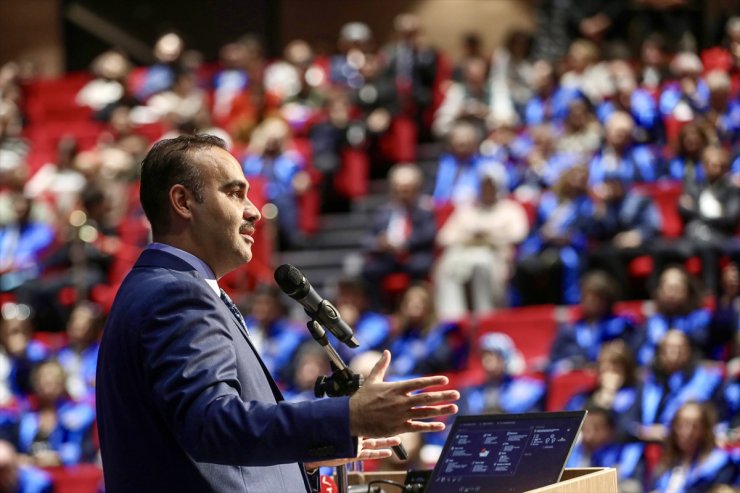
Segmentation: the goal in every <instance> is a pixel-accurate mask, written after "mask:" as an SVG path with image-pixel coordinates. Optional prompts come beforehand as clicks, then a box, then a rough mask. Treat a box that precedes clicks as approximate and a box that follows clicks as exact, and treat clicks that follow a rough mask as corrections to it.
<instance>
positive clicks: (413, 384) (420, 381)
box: [391, 375, 450, 392]
mask: <svg viewBox="0 0 740 493" xmlns="http://www.w3.org/2000/svg"><path fill="white" fill-rule="evenodd" d="M449 381H450V380H449V378H447V377H444V376H441V375H439V376H432V377H421V378H412V379H411V380H403V381H401V382H394V383H392V384H391V385H394V386H395V387H396V388H397V389H398V390H400V391H402V392H413V391H415V390H421V389H425V388H427V387H434V386H438V385H447V383H448V382H449Z"/></svg>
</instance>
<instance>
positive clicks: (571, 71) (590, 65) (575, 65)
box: [560, 5, 614, 104]
mask: <svg viewBox="0 0 740 493" xmlns="http://www.w3.org/2000/svg"><path fill="white" fill-rule="evenodd" d="M573 6H575V5H573ZM564 70H565V73H564V74H563V75H562V76H561V77H560V85H561V86H563V87H566V88H571V89H575V90H577V91H578V92H579V93H580V94H582V95H583V96H585V97H586V98H588V100H589V101H590V102H591V103H593V104H598V103H600V102H601V101H603V100H604V99H605V98H608V97H610V96H611V95H612V93H613V92H614V88H613V87H612V83H611V79H610V78H609V66H608V64H607V63H606V62H604V61H602V60H601V53H599V47H598V46H597V45H596V44H595V43H594V42H592V41H590V40H586V39H576V40H574V41H573V42H572V43H571V44H570V47H569V48H568V55H567V56H566V59H565V67H564Z"/></svg>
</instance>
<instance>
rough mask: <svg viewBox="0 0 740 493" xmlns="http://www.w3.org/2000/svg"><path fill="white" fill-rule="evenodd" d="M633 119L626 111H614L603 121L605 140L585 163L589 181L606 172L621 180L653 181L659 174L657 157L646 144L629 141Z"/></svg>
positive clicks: (597, 181) (598, 181)
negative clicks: (589, 161) (587, 162)
mask: <svg viewBox="0 0 740 493" xmlns="http://www.w3.org/2000/svg"><path fill="white" fill-rule="evenodd" d="M634 130H635V122H634V120H633V119H632V117H631V116H630V115H629V113H625V112H623V111H616V112H614V113H613V114H612V115H611V116H610V117H609V119H608V120H607V121H606V123H605V124H604V134H605V140H604V144H603V146H602V148H601V150H600V151H599V152H597V153H596V155H595V156H594V158H593V159H592V160H591V163H590V164H589V183H590V184H591V185H592V186H593V185H598V184H601V183H603V182H604V178H605V177H606V175H610V174H611V175H613V174H617V175H619V176H620V177H621V178H622V179H623V180H624V181H625V183H633V182H653V181H655V180H656V179H657V178H659V176H660V169H659V166H658V159H657V157H656V156H655V153H654V152H653V151H652V150H651V149H650V147H648V146H646V145H636V144H634V143H633V138H632V133H633V132H634Z"/></svg>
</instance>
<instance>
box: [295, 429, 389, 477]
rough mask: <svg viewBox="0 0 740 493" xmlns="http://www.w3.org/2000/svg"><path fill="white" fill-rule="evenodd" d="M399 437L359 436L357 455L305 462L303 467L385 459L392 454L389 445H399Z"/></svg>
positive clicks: (309, 467) (335, 465) (332, 465)
mask: <svg viewBox="0 0 740 493" xmlns="http://www.w3.org/2000/svg"><path fill="white" fill-rule="evenodd" d="M400 444H401V439H400V438H399V437H397V436H396V437H389V438H361V439H360V440H359V442H358V448H359V451H358V452H357V457H350V458H348V459H334V460H324V461H319V462H306V463H304V464H303V465H304V467H305V468H306V469H307V470H309V471H310V470H311V469H316V468H317V467H337V466H342V465H344V464H349V463H350V462H362V461H364V460H374V459H387V458H388V457H390V456H391V455H393V451H392V450H391V447H393V446H395V445H400Z"/></svg>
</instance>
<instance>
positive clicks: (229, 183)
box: [221, 180, 247, 190]
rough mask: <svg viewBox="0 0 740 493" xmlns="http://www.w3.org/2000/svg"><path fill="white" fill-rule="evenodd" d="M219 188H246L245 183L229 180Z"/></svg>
mask: <svg viewBox="0 0 740 493" xmlns="http://www.w3.org/2000/svg"><path fill="white" fill-rule="evenodd" d="M221 188H222V189H224V190H226V189H228V188H239V189H245V188H247V182H245V181H243V180H231V181H227V182H226V183H224V184H223V185H221Z"/></svg>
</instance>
